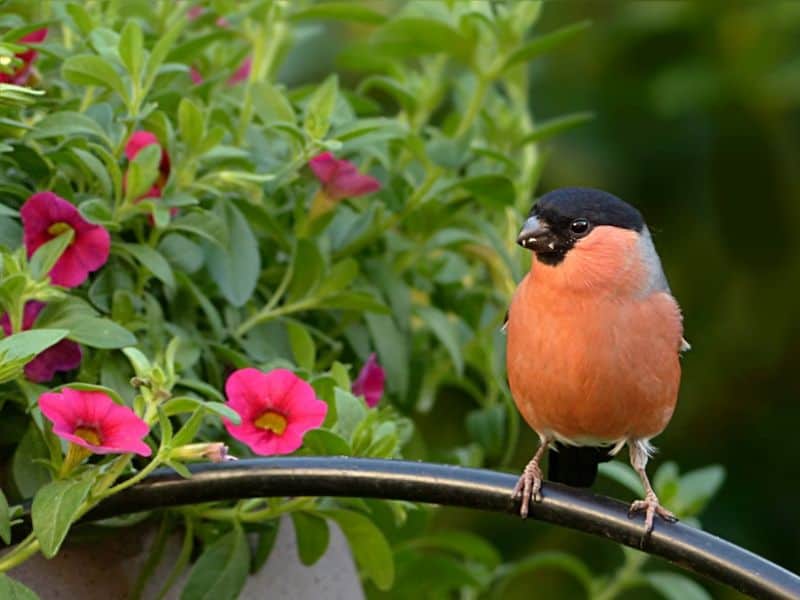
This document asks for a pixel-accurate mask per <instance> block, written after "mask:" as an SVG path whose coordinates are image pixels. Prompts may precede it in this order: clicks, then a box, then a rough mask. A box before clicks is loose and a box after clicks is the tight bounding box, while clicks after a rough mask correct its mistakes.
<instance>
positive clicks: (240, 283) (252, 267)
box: [208, 203, 261, 307]
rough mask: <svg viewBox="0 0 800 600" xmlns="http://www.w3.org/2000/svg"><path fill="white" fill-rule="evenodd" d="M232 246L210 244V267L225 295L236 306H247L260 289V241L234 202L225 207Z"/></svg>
mask: <svg viewBox="0 0 800 600" xmlns="http://www.w3.org/2000/svg"><path fill="white" fill-rule="evenodd" d="M223 213H224V218H225V221H226V223H227V231H228V240H229V245H228V248H227V250H223V249H221V248H220V247H219V246H212V245H210V246H209V247H208V270H209V273H211V277H212V278H213V279H214V281H215V282H216V283H217V285H218V286H219V289H220V291H221V292H222V295H223V296H225V299H226V300H228V302H230V303H231V304H233V305H234V306H236V307H239V306H243V305H244V304H245V302H247V301H248V300H249V299H250V297H251V296H252V295H253V291H254V290H255V289H256V283H258V276H259V275H260V274H261V255H260V253H259V251H258V240H257V239H256V236H255V235H254V234H253V230H252V229H251V228H250V225H249V224H248V222H247V220H246V219H245V218H244V216H243V215H242V213H241V212H240V211H239V210H238V209H237V208H236V207H235V206H234V205H233V204H232V203H228V204H225V205H224V206H223Z"/></svg>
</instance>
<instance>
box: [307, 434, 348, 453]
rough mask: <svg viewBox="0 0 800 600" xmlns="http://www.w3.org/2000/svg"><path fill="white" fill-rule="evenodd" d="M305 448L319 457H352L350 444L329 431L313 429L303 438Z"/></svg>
mask: <svg viewBox="0 0 800 600" xmlns="http://www.w3.org/2000/svg"><path fill="white" fill-rule="evenodd" d="M303 447H304V448H305V449H306V450H308V451H309V452H310V453H311V454H315V455H319V456H350V455H351V454H352V450H351V449H350V444H349V443H348V442H347V440H346V439H344V438H343V437H342V436H340V435H339V434H338V433H334V432H333V431H329V430H327V429H312V430H311V431H309V432H307V433H306V434H305V435H304V436H303Z"/></svg>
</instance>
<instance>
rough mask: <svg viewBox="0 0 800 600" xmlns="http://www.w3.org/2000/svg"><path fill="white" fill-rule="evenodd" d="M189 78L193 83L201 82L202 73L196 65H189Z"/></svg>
mask: <svg viewBox="0 0 800 600" xmlns="http://www.w3.org/2000/svg"><path fill="white" fill-rule="evenodd" d="M189 79H191V80H192V83H193V84H195V85H200V84H201V83H203V74H202V73H200V71H198V70H197V68H196V67H189Z"/></svg>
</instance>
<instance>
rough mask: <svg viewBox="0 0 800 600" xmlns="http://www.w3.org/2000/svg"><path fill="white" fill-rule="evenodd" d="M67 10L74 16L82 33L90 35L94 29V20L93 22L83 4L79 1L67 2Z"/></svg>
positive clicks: (73, 18) (85, 35)
mask: <svg viewBox="0 0 800 600" xmlns="http://www.w3.org/2000/svg"><path fill="white" fill-rule="evenodd" d="M67 12H68V13H69V16H70V17H72V20H73V21H75V25H76V26H77V27H78V30H79V31H80V33H81V34H82V35H83V36H84V37H88V36H89V34H90V33H91V31H92V29H94V22H92V17H91V16H90V15H89V13H88V12H87V11H86V9H85V8H84V7H83V5H82V4H79V3H77V2H70V3H69V4H67Z"/></svg>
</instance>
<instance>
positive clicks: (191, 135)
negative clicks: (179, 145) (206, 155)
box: [178, 97, 206, 154]
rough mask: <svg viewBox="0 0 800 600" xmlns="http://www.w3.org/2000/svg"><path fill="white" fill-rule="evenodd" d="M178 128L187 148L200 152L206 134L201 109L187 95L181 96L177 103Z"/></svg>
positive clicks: (196, 152)
mask: <svg viewBox="0 0 800 600" xmlns="http://www.w3.org/2000/svg"><path fill="white" fill-rule="evenodd" d="M178 130H179V131H180V132H181V139H182V140H183V141H184V142H185V143H186V146H187V148H189V150H190V151H191V152H193V153H195V154H200V153H201V148H200V146H201V144H202V142H203V138H204V137H205V135H206V123H205V118H204V117H203V111H202V110H201V109H200V107H199V106H198V105H197V104H196V103H195V102H194V101H192V100H191V99H189V98H188V97H184V98H181V102H180V104H179V105H178Z"/></svg>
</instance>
